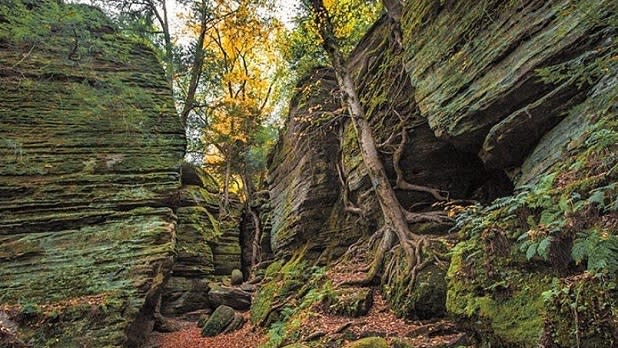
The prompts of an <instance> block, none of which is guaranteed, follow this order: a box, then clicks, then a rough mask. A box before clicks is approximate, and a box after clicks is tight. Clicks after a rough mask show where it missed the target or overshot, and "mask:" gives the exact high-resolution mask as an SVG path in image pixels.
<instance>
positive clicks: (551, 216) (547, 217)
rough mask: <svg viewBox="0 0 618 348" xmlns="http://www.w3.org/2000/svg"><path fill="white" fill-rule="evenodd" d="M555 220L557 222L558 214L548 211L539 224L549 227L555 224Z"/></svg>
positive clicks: (544, 213)
mask: <svg viewBox="0 0 618 348" xmlns="http://www.w3.org/2000/svg"><path fill="white" fill-rule="evenodd" d="M554 220H556V214H555V213H552V212H549V211H547V210H546V211H544V212H543V213H542V214H541V219H540V221H539V224H541V225H545V226H548V225H550V224H551V223H552V222H554Z"/></svg>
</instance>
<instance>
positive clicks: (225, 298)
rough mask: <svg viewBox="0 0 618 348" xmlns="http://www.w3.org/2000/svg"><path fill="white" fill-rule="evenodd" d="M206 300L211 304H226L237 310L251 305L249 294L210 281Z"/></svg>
mask: <svg viewBox="0 0 618 348" xmlns="http://www.w3.org/2000/svg"><path fill="white" fill-rule="evenodd" d="M210 286H211V289H210V292H209V293H208V301H209V302H210V303H211V304H212V305H213V306H221V305H226V306H230V307H232V308H234V309H237V310H246V309H249V307H251V294H250V293H248V292H246V291H243V290H241V289H238V288H230V287H226V286H220V285H217V284H212V283H211V285H210Z"/></svg>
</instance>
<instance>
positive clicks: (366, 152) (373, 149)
mask: <svg viewBox="0 0 618 348" xmlns="http://www.w3.org/2000/svg"><path fill="white" fill-rule="evenodd" d="M312 5H313V10H314V13H315V20H316V24H317V27H318V31H319V33H320V36H321V37H322V40H323V45H324V49H325V50H326V52H327V53H328V56H329V58H330V60H331V63H332V65H333V68H334V69H335V76H336V77H337V82H338V84H339V88H340V89H341V91H342V92H343V93H344V98H345V102H346V104H347V106H348V109H349V112H350V117H351V119H352V124H353V126H354V129H355V131H356V135H357V137H358V143H359V146H360V149H361V157H362V159H363V163H364V164H365V166H366V168H367V172H368V174H369V177H370V179H371V183H372V185H373V188H374V189H375V192H376V195H377V197H378V201H379V203H380V208H381V209H382V214H383V216H384V224H385V226H386V227H387V229H388V228H389V227H390V228H392V229H393V232H394V233H395V234H396V235H397V238H398V239H399V242H400V244H401V247H402V248H403V250H404V251H405V254H406V260H407V261H408V265H410V266H412V265H413V262H414V260H413V259H414V254H415V252H414V250H413V248H412V246H411V245H410V243H409V241H410V238H419V236H416V235H413V234H412V233H411V232H410V230H409V227H408V223H407V221H406V217H405V215H404V212H403V210H402V208H401V205H400V203H399V200H398V199H397V196H396V195H395V191H394V190H393V187H392V186H391V183H390V182H389V180H388V176H387V175H386V171H385V170H384V165H383V164H382V161H381V159H380V157H379V154H378V150H377V145H376V141H375V138H374V136H373V132H372V130H371V127H370V125H369V122H368V121H367V119H366V118H365V112H364V110H363V107H362V105H361V103H360V99H359V98H358V94H357V92H356V87H355V85H354V82H353V81H352V77H351V75H350V73H349V71H348V69H347V67H346V66H345V64H344V62H343V56H342V55H341V52H340V50H339V46H338V43H337V40H336V39H335V36H334V30H333V26H332V23H331V21H330V18H329V16H328V12H327V10H326V8H325V7H324V4H323V2H322V0H312Z"/></svg>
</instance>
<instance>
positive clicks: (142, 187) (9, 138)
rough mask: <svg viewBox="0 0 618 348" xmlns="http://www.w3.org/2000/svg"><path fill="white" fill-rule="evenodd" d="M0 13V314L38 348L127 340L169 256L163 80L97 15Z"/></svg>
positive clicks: (171, 178) (174, 174)
mask: <svg viewBox="0 0 618 348" xmlns="http://www.w3.org/2000/svg"><path fill="white" fill-rule="evenodd" d="M0 11H1V12H0V94H1V97H0V311H3V312H6V313H8V314H9V315H10V316H11V317H12V318H14V319H15V320H16V322H17V323H19V328H18V335H19V336H20V337H21V338H22V340H23V341H24V342H30V343H31V344H34V345H35V346H53V347H73V346H97V347H103V346H122V345H125V346H136V345H138V344H140V342H141V341H142V340H143V338H144V335H145V334H147V333H148V332H149V331H150V329H151V328H152V321H151V317H152V313H153V311H154V310H155V307H156V305H157V304H158V301H159V297H160V292H161V288H162V285H163V284H164V282H165V280H166V278H167V275H168V274H169V272H170V270H171V267H172V263H173V259H174V250H175V237H176V216H175V215H174V213H173V210H172V205H171V203H170V199H171V196H173V193H174V191H176V190H177V189H178V187H179V183H180V171H179V165H180V161H181V159H182V157H183V156H184V148H185V138H184V131H183V128H182V126H181V125H180V122H179V121H178V119H177V117H176V113H175V110H174V102H173V99H172V95H171V91H170V88H169V87H168V85H167V83H166V80H165V75H164V72H163V70H162V68H161V65H160V63H159V62H158V60H157V58H156V55H155V54H154V52H153V51H152V49H150V48H148V47H146V46H145V45H143V44H141V43H138V42H135V41H133V40H131V39H128V38H126V37H124V36H122V35H120V34H119V33H116V32H115V30H114V29H113V27H112V26H111V25H110V24H109V22H108V21H107V19H106V18H105V16H104V15H103V14H102V13H101V12H100V11H99V10H96V9H94V8H90V7H86V6H69V5H67V6H64V5H61V6H57V5H56V4H55V3H54V4H52V3H51V2H41V3H40V4H35V5H32V4H30V5H24V4H23V3H22V2H21V1H14V2H8V3H3V4H1V5H0ZM25 18H27V19H28V20H25ZM63 19H64V20H63ZM22 20H23V21H22ZM25 25H32V26H34V27H36V30H35V31H34V33H33V34H32V36H23V35H17V34H16V33H17V32H19V31H20V30H21V31H22V32H23V31H24V30H25V29H24V28H23V26H25ZM26 32H28V31H26Z"/></svg>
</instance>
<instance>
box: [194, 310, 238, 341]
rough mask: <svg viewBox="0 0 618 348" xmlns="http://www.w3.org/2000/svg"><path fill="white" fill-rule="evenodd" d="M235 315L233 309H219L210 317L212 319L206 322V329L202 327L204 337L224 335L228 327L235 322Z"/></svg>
mask: <svg viewBox="0 0 618 348" xmlns="http://www.w3.org/2000/svg"><path fill="white" fill-rule="evenodd" d="M235 314H236V313H235V312H234V309H233V308H232V307H228V306H219V307H217V309H215V311H214V312H213V313H212V314H211V315H210V318H208V321H206V324H204V327H202V336H204V337H212V336H216V335H218V334H220V333H223V331H224V330H225V329H226V328H227V327H228V325H230V324H231V323H232V322H234V318H235Z"/></svg>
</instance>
